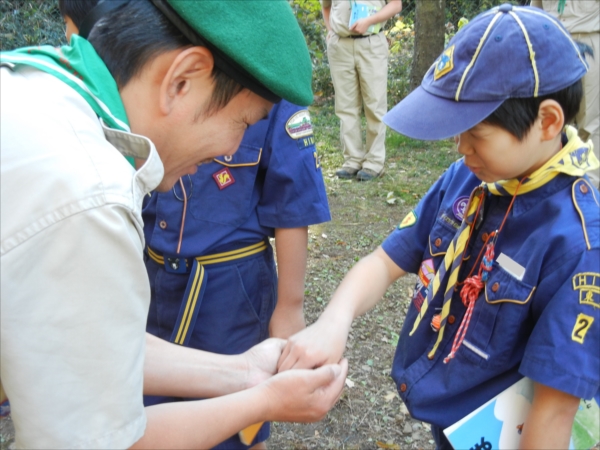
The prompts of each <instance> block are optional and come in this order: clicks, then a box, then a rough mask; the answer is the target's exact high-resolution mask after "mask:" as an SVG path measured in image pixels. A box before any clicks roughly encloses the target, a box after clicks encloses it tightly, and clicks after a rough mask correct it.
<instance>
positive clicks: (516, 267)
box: [496, 253, 525, 281]
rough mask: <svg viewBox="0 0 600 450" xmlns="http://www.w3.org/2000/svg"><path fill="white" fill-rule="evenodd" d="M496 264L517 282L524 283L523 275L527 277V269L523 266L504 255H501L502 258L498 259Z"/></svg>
mask: <svg viewBox="0 0 600 450" xmlns="http://www.w3.org/2000/svg"><path fill="white" fill-rule="evenodd" d="M496 262H497V263H498V265H499V266H500V267H502V268H503V269H504V270H506V271H507V272H508V273H510V274H511V275H512V276H513V277H515V278H516V279H517V280H519V281H522V280H523V275H525V267H523V266H522V265H521V264H519V263H518V262H516V261H515V260H513V259H512V258H509V257H508V256H506V255H505V254H504V253H500V256H498V258H497V259H496Z"/></svg>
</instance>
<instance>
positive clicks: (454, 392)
mask: <svg viewBox="0 0 600 450" xmlns="http://www.w3.org/2000/svg"><path fill="white" fill-rule="evenodd" d="M480 183H481V182H480V181H479V180H478V179H477V178H476V177H475V176H474V175H473V174H472V173H471V172H470V171H469V170H468V168H467V167H466V166H465V165H464V164H463V161H462V160H460V161H457V162H456V163H455V164H453V165H452V166H451V167H450V168H449V169H448V171H447V172H446V173H445V174H444V175H443V176H442V177H441V178H440V179H439V180H438V181H437V183H436V184H435V185H434V186H433V187H432V188H431V190H430V191H429V192H428V193H427V195H426V196H425V197H424V198H423V200H422V201H421V202H420V203H419V205H418V206H417V208H416V209H415V210H414V211H413V213H412V214H410V215H409V216H407V218H406V219H405V220H404V221H403V223H402V224H401V225H400V226H399V227H398V229H396V230H395V231H394V232H393V233H392V234H391V235H390V236H389V237H388V238H387V239H386V240H385V241H384V243H383V245H382V246H383V249H384V250H385V252H386V253H387V254H388V255H389V256H390V258H392V260H393V261H394V262H395V263H396V264H397V265H398V266H399V267H401V268H402V269H403V270H405V271H407V272H412V273H418V277H419V278H418V282H417V285H416V288H415V292H414V296H413V300H412V303H411V305H410V306H409V310H408V312H407V316H406V319H405V322H404V325H403V328H402V331H401V334H400V339H399V342H398V347H397V349H396V355H395V358H394V363H393V369H392V377H393V378H394V381H395V382H396V383H397V385H398V390H399V393H400V396H401V397H402V399H403V400H404V402H405V403H406V405H407V407H408V409H409V411H410V412H411V414H412V415H413V417H415V418H417V419H419V420H423V421H426V422H429V423H432V424H434V425H437V426H440V427H444V428H445V427H447V426H449V425H451V424H452V423H454V422H456V421H457V420H459V419H461V418H462V417H464V416H465V415H467V414H468V413H470V412H471V411H473V410H474V409H476V408H477V407H479V406H480V405H482V404H483V403H485V402H486V401H487V400H489V399H490V398H492V397H493V396H495V395H497V394H498V393H500V392H501V391H503V390H504V389H505V388H507V387H508V386H510V385H511V384H513V383H514V382H516V381H517V380H518V379H519V378H521V377H522V376H527V377H530V378H531V379H533V380H534V381H537V382H539V383H542V384H545V385H547V386H550V387H553V388H555V389H558V390H561V391H564V392H567V393H569V394H572V395H574V396H577V397H582V398H588V399H589V398H591V397H592V396H594V395H595V394H596V393H597V392H598V387H599V385H600V352H599V351H598V349H599V348H600V328H599V327H600V251H599V247H600V237H599V233H600V209H599V207H598V200H599V198H600V197H599V195H598V191H597V190H595V188H593V187H592V186H591V184H590V183H589V182H588V181H587V179H581V178H580V179H576V178H574V177H570V176H567V175H564V174H560V175H558V176H557V177H556V178H554V179H553V180H552V181H551V182H549V183H547V184H545V185H543V186H541V187H540V188H538V189H536V190H534V191H531V192H529V193H527V194H523V195H518V196H517V197H516V200H515V203H514V205H513V208H512V210H511V212H510V214H509V217H508V218H507V221H506V223H505V225H504V229H503V230H502V231H501V233H500V236H499V238H498V241H497V243H496V248H495V255H496V256H495V258H494V262H493V270H492V272H491V273H490V278H489V280H488V281H487V284H486V286H485V288H484V290H483V291H482V293H481V295H480V296H479V298H478V299H477V301H476V303H475V307H474V310H473V316H472V318H471V322H470V325H469V327H468V330H467V333H466V336H465V340H464V342H463V344H462V346H461V347H460V348H459V350H458V351H457V353H456V356H455V358H454V359H452V360H450V361H449V362H448V363H447V364H444V362H443V359H444V358H445V357H446V356H447V355H448V354H449V353H450V349H451V347H452V342H453V340H454V336H455V334H456V331H457V329H458V327H459V325H460V323H461V320H462V317H463V315H464V313H465V310H466V307H465V306H464V305H463V303H462V301H461V299H460V296H459V294H458V293H455V294H454V297H453V299H452V303H451V308H450V315H449V316H448V322H447V324H446V330H445V333H444V337H443V339H442V342H441V343H440V345H439V348H438V350H437V352H436V353H435V355H434V357H433V359H432V360H429V359H428V355H427V354H428V352H429V351H430V350H431V348H432V347H433V344H434V342H435V340H436V338H437V333H436V332H435V331H434V330H433V328H432V327H431V325H430V323H431V320H432V316H433V315H434V314H437V313H439V312H440V308H441V305H442V297H443V294H442V292H443V290H444V289H440V290H439V292H438V294H437V295H436V297H435V298H434V299H433V300H432V304H431V305H430V306H429V308H428V310H427V312H426V314H425V316H424V318H423V320H422V321H421V324H420V325H419V327H418V328H417V330H416V331H415V333H414V334H413V335H412V336H409V332H410V331H411V329H412V327H413V324H414V321H415V318H416V316H417V314H418V311H419V309H420V307H421V304H422V302H423V299H424V298H425V297H426V293H427V288H428V284H429V282H430V281H431V280H432V279H433V276H434V274H435V271H436V270H437V269H438V267H439V266H440V264H441V263H442V260H443V258H444V254H445V252H446V249H447V247H448V245H449V244H450V242H451V240H452V238H453V236H454V234H455V232H456V230H457V229H458V227H459V225H460V222H461V221H462V217H463V213H464V208H465V207H466V204H467V202H468V197H469V195H470V193H471V191H472V190H473V189H474V188H475V187H476V186H478V185H479V184H480ZM510 201H511V197H509V196H506V197H502V196H494V195H491V194H489V193H488V194H487V196H486V199H485V203H484V207H483V208H484V211H483V221H482V222H481V223H479V225H478V226H476V227H475V229H474V231H473V234H472V236H471V239H470V242H469V246H468V248H467V251H466V256H467V258H468V259H467V260H465V261H463V264H462V266H461V269H460V275H459V278H458V280H459V282H462V281H463V280H464V279H465V278H466V277H467V275H468V274H469V272H470V270H471V268H472V266H473V264H474V262H475V260H476V259H477V255H478V254H479V252H480V250H481V248H482V246H483V245H484V241H485V239H486V237H487V236H486V234H489V233H491V232H492V231H494V230H497V229H498V228H499V227H500V224H501V222H502V219H503V218H504V215H505V214H506V211H507V210H508V207H509V203H510ZM501 254H504V255H505V257H502V258H499V257H500V255H501ZM511 260H512V262H511ZM499 261H501V263H499ZM514 263H518V265H519V266H520V267H521V268H519V266H516V265H515V264H514ZM475 273H476V272H475ZM521 275H522V278H521V279H519V278H520V276H521ZM436 308H437V310H436Z"/></svg>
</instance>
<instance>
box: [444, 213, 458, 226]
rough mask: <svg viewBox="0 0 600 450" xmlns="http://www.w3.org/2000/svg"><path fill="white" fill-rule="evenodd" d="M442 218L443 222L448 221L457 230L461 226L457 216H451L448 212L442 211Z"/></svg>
mask: <svg viewBox="0 0 600 450" xmlns="http://www.w3.org/2000/svg"><path fill="white" fill-rule="evenodd" d="M440 219H441V220H442V222H446V223H447V224H448V225H450V226H451V227H452V228H454V229H455V230H458V229H459V228H460V222H457V221H456V219H455V218H453V217H450V216H449V215H447V214H446V213H442V215H441V216H440Z"/></svg>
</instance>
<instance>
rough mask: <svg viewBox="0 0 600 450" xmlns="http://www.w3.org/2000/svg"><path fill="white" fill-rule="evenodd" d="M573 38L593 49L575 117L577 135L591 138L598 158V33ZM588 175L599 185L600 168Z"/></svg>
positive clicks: (599, 60) (599, 156) (599, 121)
mask: <svg viewBox="0 0 600 450" xmlns="http://www.w3.org/2000/svg"><path fill="white" fill-rule="evenodd" d="M572 36H573V39H575V40H576V41H579V42H583V43H584V44H587V45H589V46H590V47H592V49H593V50H594V57H593V58H592V57H591V56H589V55H586V60H587V62H588V63H589V65H590V70H589V71H588V73H587V74H586V75H585V77H583V101H582V102H581V108H580V109H579V113H578V114H577V117H576V122H577V129H578V130H579V137H580V138H581V139H583V140H584V141H587V140H588V139H591V140H592V143H593V144H594V153H595V154H596V156H597V157H598V159H600V142H599V133H600V97H599V96H598V90H599V87H600V70H599V68H600V33H574V34H572ZM588 176H589V177H590V179H591V180H592V183H594V184H595V185H596V187H600V169H596V170H594V171H593V172H588Z"/></svg>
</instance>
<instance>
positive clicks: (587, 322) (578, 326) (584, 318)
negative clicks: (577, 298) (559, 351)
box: [571, 314, 594, 344]
mask: <svg viewBox="0 0 600 450" xmlns="http://www.w3.org/2000/svg"><path fill="white" fill-rule="evenodd" d="M592 323H594V318H593V317H591V316H588V315H586V314H579V315H577V320H575V326H574V327H573V332H572V333H571V339H572V340H574V341H575V342H579V343H580V344H583V340H584V339H585V335H586V334H587V332H588V330H589V329H590V327H591V326H592Z"/></svg>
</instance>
